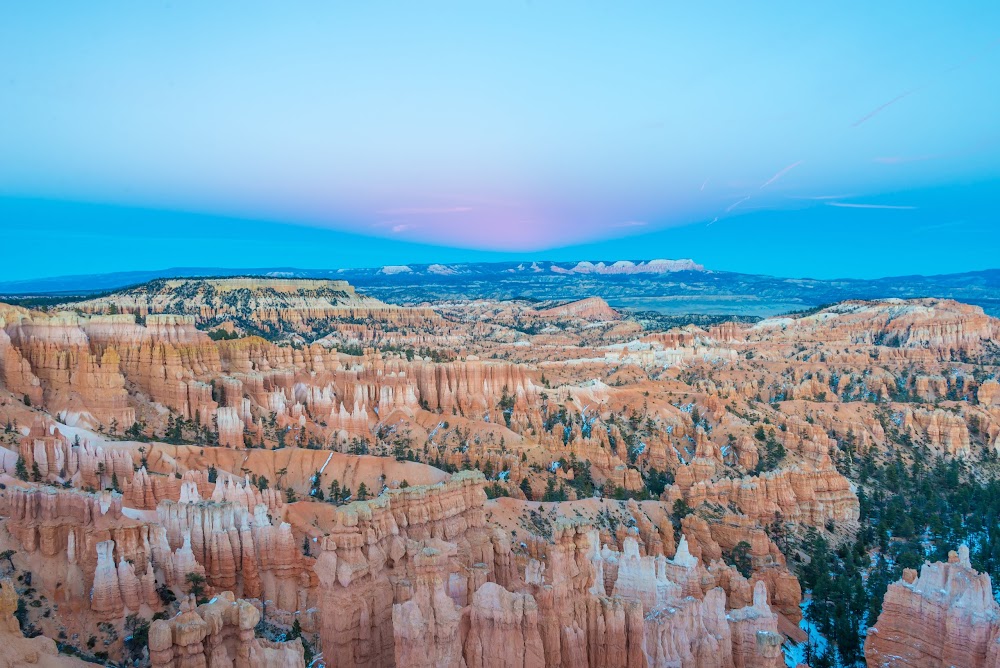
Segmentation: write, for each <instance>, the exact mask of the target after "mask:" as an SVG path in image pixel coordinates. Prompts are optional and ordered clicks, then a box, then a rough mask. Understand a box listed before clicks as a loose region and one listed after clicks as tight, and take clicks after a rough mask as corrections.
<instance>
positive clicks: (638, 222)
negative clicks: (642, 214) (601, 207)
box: [611, 220, 647, 227]
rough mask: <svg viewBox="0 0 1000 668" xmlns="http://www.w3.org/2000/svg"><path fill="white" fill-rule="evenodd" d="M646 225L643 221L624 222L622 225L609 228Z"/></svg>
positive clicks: (616, 224) (618, 224) (617, 224)
mask: <svg viewBox="0 0 1000 668" xmlns="http://www.w3.org/2000/svg"><path fill="white" fill-rule="evenodd" d="M646 224H647V223H646V221H644V220H626V221H625V222H623V223H615V224H614V225H612V226H611V227H643V226H644V225H646Z"/></svg>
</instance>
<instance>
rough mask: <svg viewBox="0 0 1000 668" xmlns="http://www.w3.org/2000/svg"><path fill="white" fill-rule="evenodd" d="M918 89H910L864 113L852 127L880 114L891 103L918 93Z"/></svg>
mask: <svg viewBox="0 0 1000 668" xmlns="http://www.w3.org/2000/svg"><path fill="white" fill-rule="evenodd" d="M918 90H920V89H919V88H914V89H913V90H908V91H906V92H905V93H902V94H900V95H897V96H896V97H894V98H892V99H891V100H889V101H888V102H886V103H885V104H883V105H882V106H880V107H876V108H875V110H874V111H870V112H868V113H867V114H866V115H864V116H862V117H861V118H859V119H858V120H856V121H854V123H852V124H851V127H852V128H856V127H858V126H859V125H861V124H862V123H864V122H865V121H867V120H869V119H871V118H872V117H873V116H875V115H876V114H878V113H879V112H881V111H882V110H883V109H885V108H886V107H888V106H890V105H893V104H896V103H897V102H899V101H900V100H902V99H903V98H904V97H906V96H907V95H911V94H913V93H916V92H917V91H918Z"/></svg>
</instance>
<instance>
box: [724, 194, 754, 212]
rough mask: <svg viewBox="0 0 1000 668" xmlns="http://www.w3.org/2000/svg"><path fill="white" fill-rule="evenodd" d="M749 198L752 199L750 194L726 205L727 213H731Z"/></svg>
mask: <svg viewBox="0 0 1000 668" xmlns="http://www.w3.org/2000/svg"><path fill="white" fill-rule="evenodd" d="M748 199H750V195H747V196H746V197H744V198H743V199H740V200H736V201H735V202H733V203H732V204H730V205H729V206H727V207H726V213H729V212H730V211H732V210H733V209H735V208H736V207H738V206H739V205H740V204H743V202H745V201H747V200H748Z"/></svg>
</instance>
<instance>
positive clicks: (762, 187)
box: [760, 160, 802, 190]
mask: <svg viewBox="0 0 1000 668" xmlns="http://www.w3.org/2000/svg"><path fill="white" fill-rule="evenodd" d="M801 164H802V161H801V160H798V161H796V162H793V163H792V164H790V165H788V167H785V168H784V169H782V170H780V171H779V172H778V173H777V174H775V175H774V176H772V177H771V178H769V179H768V180H767V181H764V183H763V185H761V187H760V189H761V190H763V189H764V188H766V187H768V186H769V185H771V184H772V183H774V182H775V181H777V180H778V179H780V178H781V177H782V176H784V175H785V174H787V173H788V172H790V171H792V170H793V169H795V168H796V167H798V166H799V165H801Z"/></svg>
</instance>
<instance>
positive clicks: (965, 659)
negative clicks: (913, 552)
mask: <svg viewBox="0 0 1000 668" xmlns="http://www.w3.org/2000/svg"><path fill="white" fill-rule="evenodd" d="M865 659H866V661H867V663H868V666H869V668H894V667H899V666H914V668H924V667H925V666H926V667H927V668H931V667H937V666H963V668H996V667H997V666H1000V606H998V605H997V602H996V600H995V599H994V598H993V590H992V583H991V582H990V576H989V575H987V574H986V573H977V572H976V571H975V570H973V568H972V564H970V563H969V548H968V547H966V546H964V545H963V546H961V547H959V549H958V552H957V553H956V552H952V553H951V554H949V556H948V562H947V563H933V564H929V563H925V564H924V566H923V568H921V569H920V575H919V576H918V575H917V573H916V571H914V570H911V569H906V571H904V572H903V579H902V580H900V581H899V582H896V583H894V584H891V585H889V589H888V591H887V592H886V594H885V599H884V601H883V603H882V614H881V615H879V618H878V622H877V623H876V624H875V625H874V626H872V627H871V628H869V629H868V637H867V639H866V641H865Z"/></svg>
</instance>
